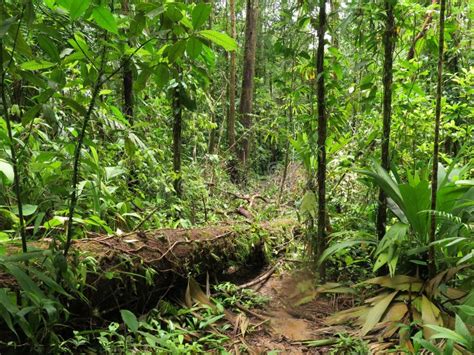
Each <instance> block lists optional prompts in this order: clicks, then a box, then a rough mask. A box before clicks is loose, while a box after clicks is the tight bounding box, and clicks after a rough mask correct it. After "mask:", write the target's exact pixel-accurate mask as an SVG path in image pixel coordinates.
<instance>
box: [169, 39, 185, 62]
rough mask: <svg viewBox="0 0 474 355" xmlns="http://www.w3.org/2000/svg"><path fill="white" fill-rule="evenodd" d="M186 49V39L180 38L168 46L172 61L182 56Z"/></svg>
mask: <svg viewBox="0 0 474 355" xmlns="http://www.w3.org/2000/svg"><path fill="white" fill-rule="evenodd" d="M185 49H186V41H184V40H180V41H178V42H176V43H175V44H173V45H172V46H171V47H169V48H168V58H169V60H170V62H172V63H173V62H175V61H176V59H178V58H180V57H181V56H182V55H183V53H184V50H185Z"/></svg>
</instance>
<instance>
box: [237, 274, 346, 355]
mask: <svg viewBox="0 0 474 355" xmlns="http://www.w3.org/2000/svg"><path fill="white" fill-rule="evenodd" d="M312 285H314V275H312V274H311V273H310V272H308V271H305V270H297V271H294V272H289V271H284V272H282V273H281V274H278V275H277V274H273V275H272V277H271V278H270V279H269V280H268V281H267V282H265V284H263V286H262V287H261V288H260V289H259V290H258V293H260V294H261V295H263V296H266V297H268V298H269V299H270V301H269V302H268V304H267V306H266V307H265V309H263V310H261V312H262V313H265V318H267V319H268V320H269V321H268V322H265V323H264V325H263V326H261V327H259V330H258V331H255V332H251V333H249V334H248V335H246V337H245V339H241V345H244V347H245V348H246V351H248V352H249V353H250V354H266V353H268V352H269V351H271V350H273V351H276V352H278V353H281V354H303V353H305V354H327V353H328V352H329V347H318V348H312V347H310V346H307V345H305V341H308V340H316V339H327V338H329V337H331V336H334V335H335V333H337V332H343V331H344V328H342V327H339V328H337V329H336V327H327V325H325V324H324V318H325V317H326V316H327V315H329V314H331V313H333V312H335V311H337V310H340V309H341V308H346V307H347V306H348V305H349V302H350V300H349V299H347V298H328V297H326V296H321V295H320V296H317V297H315V298H314V289H313V286H312ZM258 287H259V285H257V286H255V287H254V289H255V288H258ZM300 303H302V304H301V305H299V304H300ZM256 312H259V310H256ZM252 321H253V322H254V323H257V320H255V319H252ZM241 348H242V347H241ZM234 352H235V353H238V351H237V347H234Z"/></svg>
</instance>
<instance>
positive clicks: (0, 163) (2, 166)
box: [0, 159, 15, 183]
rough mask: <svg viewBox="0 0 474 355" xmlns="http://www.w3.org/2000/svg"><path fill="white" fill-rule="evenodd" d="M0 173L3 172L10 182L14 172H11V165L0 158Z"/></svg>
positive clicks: (13, 177)
mask: <svg viewBox="0 0 474 355" xmlns="http://www.w3.org/2000/svg"><path fill="white" fill-rule="evenodd" d="M0 174H3V175H4V176H5V177H6V178H7V181H8V182H9V183H12V182H13V180H14V179H15V174H14V173H13V166H12V165H11V164H10V163H8V162H6V161H5V160H2V159H0Z"/></svg>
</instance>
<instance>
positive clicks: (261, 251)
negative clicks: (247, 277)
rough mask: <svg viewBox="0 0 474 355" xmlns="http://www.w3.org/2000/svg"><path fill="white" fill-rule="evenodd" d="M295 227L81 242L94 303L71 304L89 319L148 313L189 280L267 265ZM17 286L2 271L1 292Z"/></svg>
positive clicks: (286, 223)
mask: <svg viewBox="0 0 474 355" xmlns="http://www.w3.org/2000/svg"><path fill="white" fill-rule="evenodd" d="M295 227H296V221H294V220H292V219H286V220H275V221H270V222H265V223H260V224H249V223H244V224H227V225H218V226H208V227H202V228H194V229H160V230H151V231H139V232H132V233H127V234H122V235H113V236H97V237H94V238H86V239H80V240H76V241H74V242H73V244H72V247H71V251H72V253H71V254H72V256H71V257H70V259H71V261H72V260H73V259H74V260H76V262H78V263H79V264H80V263H85V262H86V261H87V260H89V261H90V259H91V258H92V259H93V260H94V263H93V264H95V265H96V266H95V269H96V270H95V272H90V273H89V274H88V275H87V285H88V286H87V287H86V288H84V289H83V295H84V296H85V297H84V299H87V300H88V301H87V302H84V301H79V300H77V299H75V300H72V301H68V309H69V310H70V311H71V312H72V313H74V314H76V315H77V314H80V315H81V316H82V317H84V318H85V319H89V318H91V317H92V316H95V317H98V318H101V319H102V318H106V317H107V316H108V315H111V314H114V313H116V311H117V310H119V309H122V308H127V309H131V310H135V311H136V312H138V313H144V312H145V311H147V310H149V309H151V308H153V307H154V306H155V305H156V304H157V302H158V301H159V300H160V299H161V298H163V297H164V296H165V295H167V294H168V293H169V292H170V291H171V290H172V289H173V286H176V285H179V284H182V282H183V281H184V280H185V279H187V278H188V277H189V276H192V277H194V278H196V279H200V278H201V279H202V278H203V277H205V276H206V275H210V276H211V277H214V278H217V279H221V277H222V275H224V274H226V273H227V272H228V270H229V269H232V270H235V269H239V268H247V269H248V268H249V267H250V268H251V267H259V266H263V265H264V264H265V263H266V261H267V256H268V254H269V253H272V252H273V251H274V250H278V248H277V246H278V245H280V244H283V243H285V241H286V240H287V238H293V236H294V233H295ZM47 244H48V243H45V242H40V243H37V244H35V243H32V246H35V247H40V248H45V247H46V246H47ZM13 250H14V249H10V252H9V253H10V254H11V253H12V252H13ZM12 284H14V279H13V280H12V277H11V276H10V275H7V274H2V273H0V288H1V287H9V288H14V286H12ZM89 321H90V320H89Z"/></svg>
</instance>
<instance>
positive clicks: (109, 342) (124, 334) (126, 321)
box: [58, 282, 268, 354]
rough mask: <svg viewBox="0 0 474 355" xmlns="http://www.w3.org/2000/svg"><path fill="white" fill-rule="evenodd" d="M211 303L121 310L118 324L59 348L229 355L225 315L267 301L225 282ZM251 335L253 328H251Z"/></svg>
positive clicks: (83, 333) (217, 287) (216, 289)
mask: <svg viewBox="0 0 474 355" xmlns="http://www.w3.org/2000/svg"><path fill="white" fill-rule="evenodd" d="M213 290H214V292H213V295H212V297H211V298H210V299H211V300H212V302H213V304H214V305H215V307H210V306H207V305H202V304H200V305H198V304H194V306H192V307H185V306H183V305H182V304H181V302H180V301H177V300H175V302H172V301H168V300H162V301H160V302H159V303H158V305H157V306H156V307H155V308H153V309H152V310H151V311H150V312H148V313H147V314H145V315H142V316H140V317H137V316H136V315H134V314H133V313H132V312H130V311H128V310H121V312H120V313H121V317H120V320H118V321H116V322H110V323H109V324H108V325H106V326H104V327H103V328H100V329H93V330H84V331H74V333H73V337H71V338H70V339H68V340H65V341H63V342H61V343H60V344H59V347H58V351H61V352H64V353H71V354H72V353H78V352H81V353H84V352H86V353H91V352H92V353H103V354H117V353H121V354H136V353H140V354H157V353H160V354H183V353H203V352H206V351H210V350H212V351H218V352H219V353H221V354H227V353H228V352H227V350H226V344H227V342H228V341H229V340H230V338H231V336H232V332H233V328H232V325H231V323H230V322H229V320H228V318H227V317H226V313H225V311H232V312H234V313H235V314H237V313H239V312H241V310H240V309H239V308H238V307H237V306H236V304H239V305H243V306H244V307H247V308H254V307H259V306H263V305H264V304H266V303H267V302H268V299H266V298H264V297H262V296H260V295H258V294H257V293H255V292H253V291H252V290H249V289H242V290H239V289H238V287H237V286H236V285H234V284H232V283H229V282H226V283H222V284H218V285H215V286H214V287H213ZM249 330H250V331H252V329H251V328H250V329H249Z"/></svg>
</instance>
